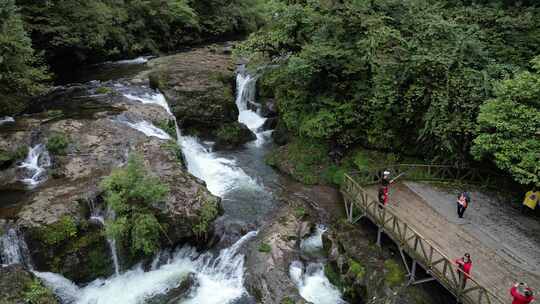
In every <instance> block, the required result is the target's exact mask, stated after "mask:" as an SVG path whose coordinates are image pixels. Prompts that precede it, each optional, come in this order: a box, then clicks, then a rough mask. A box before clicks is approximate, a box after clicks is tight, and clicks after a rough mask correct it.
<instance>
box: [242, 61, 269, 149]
mask: <svg viewBox="0 0 540 304" xmlns="http://www.w3.org/2000/svg"><path fill="white" fill-rule="evenodd" d="M256 82H257V79H256V78H254V77H251V76H250V75H249V74H247V73H245V72H243V71H240V72H239V73H238V74H237V75H236V86H237V88H238V92H237V94H236V107H238V112H239V115H238V122H240V123H243V124H245V125H246V126H247V127H248V128H249V129H250V130H251V131H252V132H253V133H255V135H256V136H257V140H256V141H255V145H256V146H260V145H262V144H263V143H264V142H265V134H266V133H268V132H262V131H260V128H261V127H262V126H263V125H264V122H265V121H266V118H264V117H261V116H260V115H259V114H258V113H256V112H254V111H252V110H250V109H249V108H248V104H249V103H250V102H251V103H253V102H254V100H255V84H256Z"/></svg>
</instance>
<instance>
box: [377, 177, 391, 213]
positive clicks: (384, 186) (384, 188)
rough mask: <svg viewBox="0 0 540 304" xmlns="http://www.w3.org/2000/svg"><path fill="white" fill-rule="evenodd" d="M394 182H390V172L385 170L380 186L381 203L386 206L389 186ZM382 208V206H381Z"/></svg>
mask: <svg viewBox="0 0 540 304" xmlns="http://www.w3.org/2000/svg"><path fill="white" fill-rule="evenodd" d="M392 182H393V180H390V171H388V170H384V172H383V175H382V178H381V185H380V186H379V203H380V204H382V205H384V206H386V204H387V203H388V186H389V185H390V184H391V183H392ZM379 207H381V205H379Z"/></svg>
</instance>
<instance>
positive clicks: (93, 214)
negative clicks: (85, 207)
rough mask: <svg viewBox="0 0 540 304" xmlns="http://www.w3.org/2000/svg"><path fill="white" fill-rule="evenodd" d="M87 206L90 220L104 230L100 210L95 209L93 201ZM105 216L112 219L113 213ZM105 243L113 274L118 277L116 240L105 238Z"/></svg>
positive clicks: (110, 212)
mask: <svg viewBox="0 0 540 304" xmlns="http://www.w3.org/2000/svg"><path fill="white" fill-rule="evenodd" d="M89 205H90V220H93V221H96V222H98V223H99V224H100V225H101V226H102V227H104V228H105V227H106V224H105V218H104V216H103V212H102V211H101V210H100V209H98V208H96V206H95V204H94V201H93V200H90V203H89ZM106 216H107V217H109V218H114V212H112V211H109V212H107V213H106ZM107 243H108V244H109V249H110V250H111V257H112V260H113V265H114V273H115V274H116V275H119V274H120V263H119V262H118V261H119V259H118V250H117V247H116V240H115V239H112V238H109V237H107Z"/></svg>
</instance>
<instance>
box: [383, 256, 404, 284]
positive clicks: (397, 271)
mask: <svg viewBox="0 0 540 304" xmlns="http://www.w3.org/2000/svg"><path fill="white" fill-rule="evenodd" d="M384 268H385V270H386V274H385V277H384V278H385V281H386V283H387V284H388V285H389V286H390V287H395V286H398V285H400V284H402V283H403V282H404V281H405V272H404V271H403V269H402V268H401V266H399V264H398V263H397V262H396V261H394V260H386V261H384Z"/></svg>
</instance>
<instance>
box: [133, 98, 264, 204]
mask: <svg viewBox="0 0 540 304" xmlns="http://www.w3.org/2000/svg"><path fill="white" fill-rule="evenodd" d="M124 96H125V97H127V98H129V99H131V100H135V101H139V102H142V103H143V104H155V105H158V106H160V107H162V108H163V109H165V111H167V113H169V115H171V119H173V120H174V122H175V126H176V135H177V143H178V145H179V146H180V148H181V150H182V153H183V154H184V158H185V160H186V165H187V169H188V171H189V173H191V174H193V175H194V176H196V177H198V178H200V179H202V180H204V181H205V182H206V186H207V188H208V190H209V191H210V192H211V193H212V194H214V195H216V196H220V197H221V196H223V195H224V194H225V193H227V192H228V191H230V190H231V189H233V188H235V187H248V188H260V185H258V184H257V182H256V181H255V180H253V179H252V178H251V177H250V176H249V175H247V174H246V173H245V172H244V171H243V170H242V169H241V168H238V167H236V166H235V162H234V161H233V160H230V159H226V158H222V157H217V156H216V155H215V154H214V153H212V152H211V151H209V150H208V149H207V148H205V147H204V146H203V145H202V144H201V143H200V141H199V140H198V139H197V138H195V137H192V136H182V134H181V132H180V128H179V127H178V123H177V122H176V118H175V117H174V115H173V114H172V112H171V109H170V107H169V105H168V103H167V100H166V99H165V97H164V96H163V94H161V93H154V94H149V93H144V94H141V95H140V96H138V95H133V94H124Z"/></svg>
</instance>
